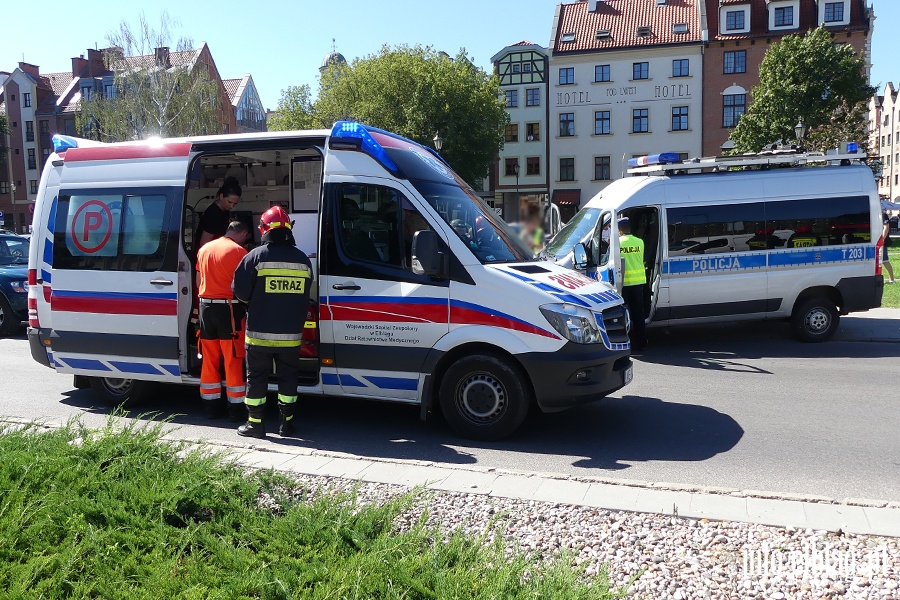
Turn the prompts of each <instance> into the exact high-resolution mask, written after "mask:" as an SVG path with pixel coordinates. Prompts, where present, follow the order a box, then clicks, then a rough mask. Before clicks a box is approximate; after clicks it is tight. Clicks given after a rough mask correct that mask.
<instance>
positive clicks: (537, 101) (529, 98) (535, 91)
mask: <svg viewBox="0 0 900 600" xmlns="http://www.w3.org/2000/svg"><path fill="white" fill-rule="evenodd" d="M540 105H541V88H528V89H526V90H525V106H540Z"/></svg>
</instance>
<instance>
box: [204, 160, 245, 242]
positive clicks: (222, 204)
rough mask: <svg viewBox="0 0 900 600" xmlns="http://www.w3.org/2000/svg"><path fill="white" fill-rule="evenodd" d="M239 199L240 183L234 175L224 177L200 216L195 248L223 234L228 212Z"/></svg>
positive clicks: (227, 220)
mask: <svg viewBox="0 0 900 600" xmlns="http://www.w3.org/2000/svg"><path fill="white" fill-rule="evenodd" d="M240 199H241V185H240V184H239V183H238V180H237V178H235V177H226V178H225V181H224V182H223V183H222V187H220V188H219V191H218V192H216V199H215V201H214V202H213V203H212V204H210V205H209V208H207V209H206V210H205V211H203V215H202V216H201V217H200V225H199V226H198V227H197V235H196V237H195V239H196V240H197V247H196V250H199V249H200V247H201V246H202V245H203V244H205V243H206V242H209V241H212V240H214V239H216V238H219V237H222V236H223V235H225V231H226V230H227V229H228V223H229V221H230V217H229V215H228V212H229V211H230V210H231V209H233V208H234V207H235V206H236V205H237V203H238V202H239V201H240Z"/></svg>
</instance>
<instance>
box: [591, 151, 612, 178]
mask: <svg viewBox="0 0 900 600" xmlns="http://www.w3.org/2000/svg"><path fill="white" fill-rule="evenodd" d="M594 179H595V180H597V181H609V180H610V179H612V177H610V176H609V157H608V156H595V157H594Z"/></svg>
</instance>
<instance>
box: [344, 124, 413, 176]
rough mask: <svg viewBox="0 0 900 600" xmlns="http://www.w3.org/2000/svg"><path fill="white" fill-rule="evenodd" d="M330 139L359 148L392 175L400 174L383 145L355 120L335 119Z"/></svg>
mask: <svg viewBox="0 0 900 600" xmlns="http://www.w3.org/2000/svg"><path fill="white" fill-rule="evenodd" d="M331 141H332V144H333V145H337V146H338V147H340V145H341V144H348V145H350V146H353V147H356V148H359V149H360V150H361V151H363V152H365V153H366V154H368V155H369V156H371V157H372V158H374V159H375V160H377V161H378V163H379V164H380V165H381V166H382V167H384V168H385V169H387V170H388V171H390V172H391V174H392V175H394V176H398V177H399V176H402V173H401V171H400V168H399V167H398V166H397V163H395V162H394V161H393V159H392V158H391V157H390V156H388V153H387V151H386V150H385V149H384V147H383V146H382V145H381V144H379V143H378V142H376V141H375V138H373V137H372V135H371V134H370V133H369V132H368V131H367V130H366V127H365V125H363V124H362V123H357V122H356V121H337V122H336V123H335V124H334V127H332V128H331Z"/></svg>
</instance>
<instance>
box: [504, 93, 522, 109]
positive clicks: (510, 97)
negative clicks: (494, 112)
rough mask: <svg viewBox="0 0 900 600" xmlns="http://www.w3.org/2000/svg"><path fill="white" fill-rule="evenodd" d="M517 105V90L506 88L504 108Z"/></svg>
mask: <svg viewBox="0 0 900 600" xmlns="http://www.w3.org/2000/svg"><path fill="white" fill-rule="evenodd" d="M517 106H519V90H506V108H516V107H517Z"/></svg>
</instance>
